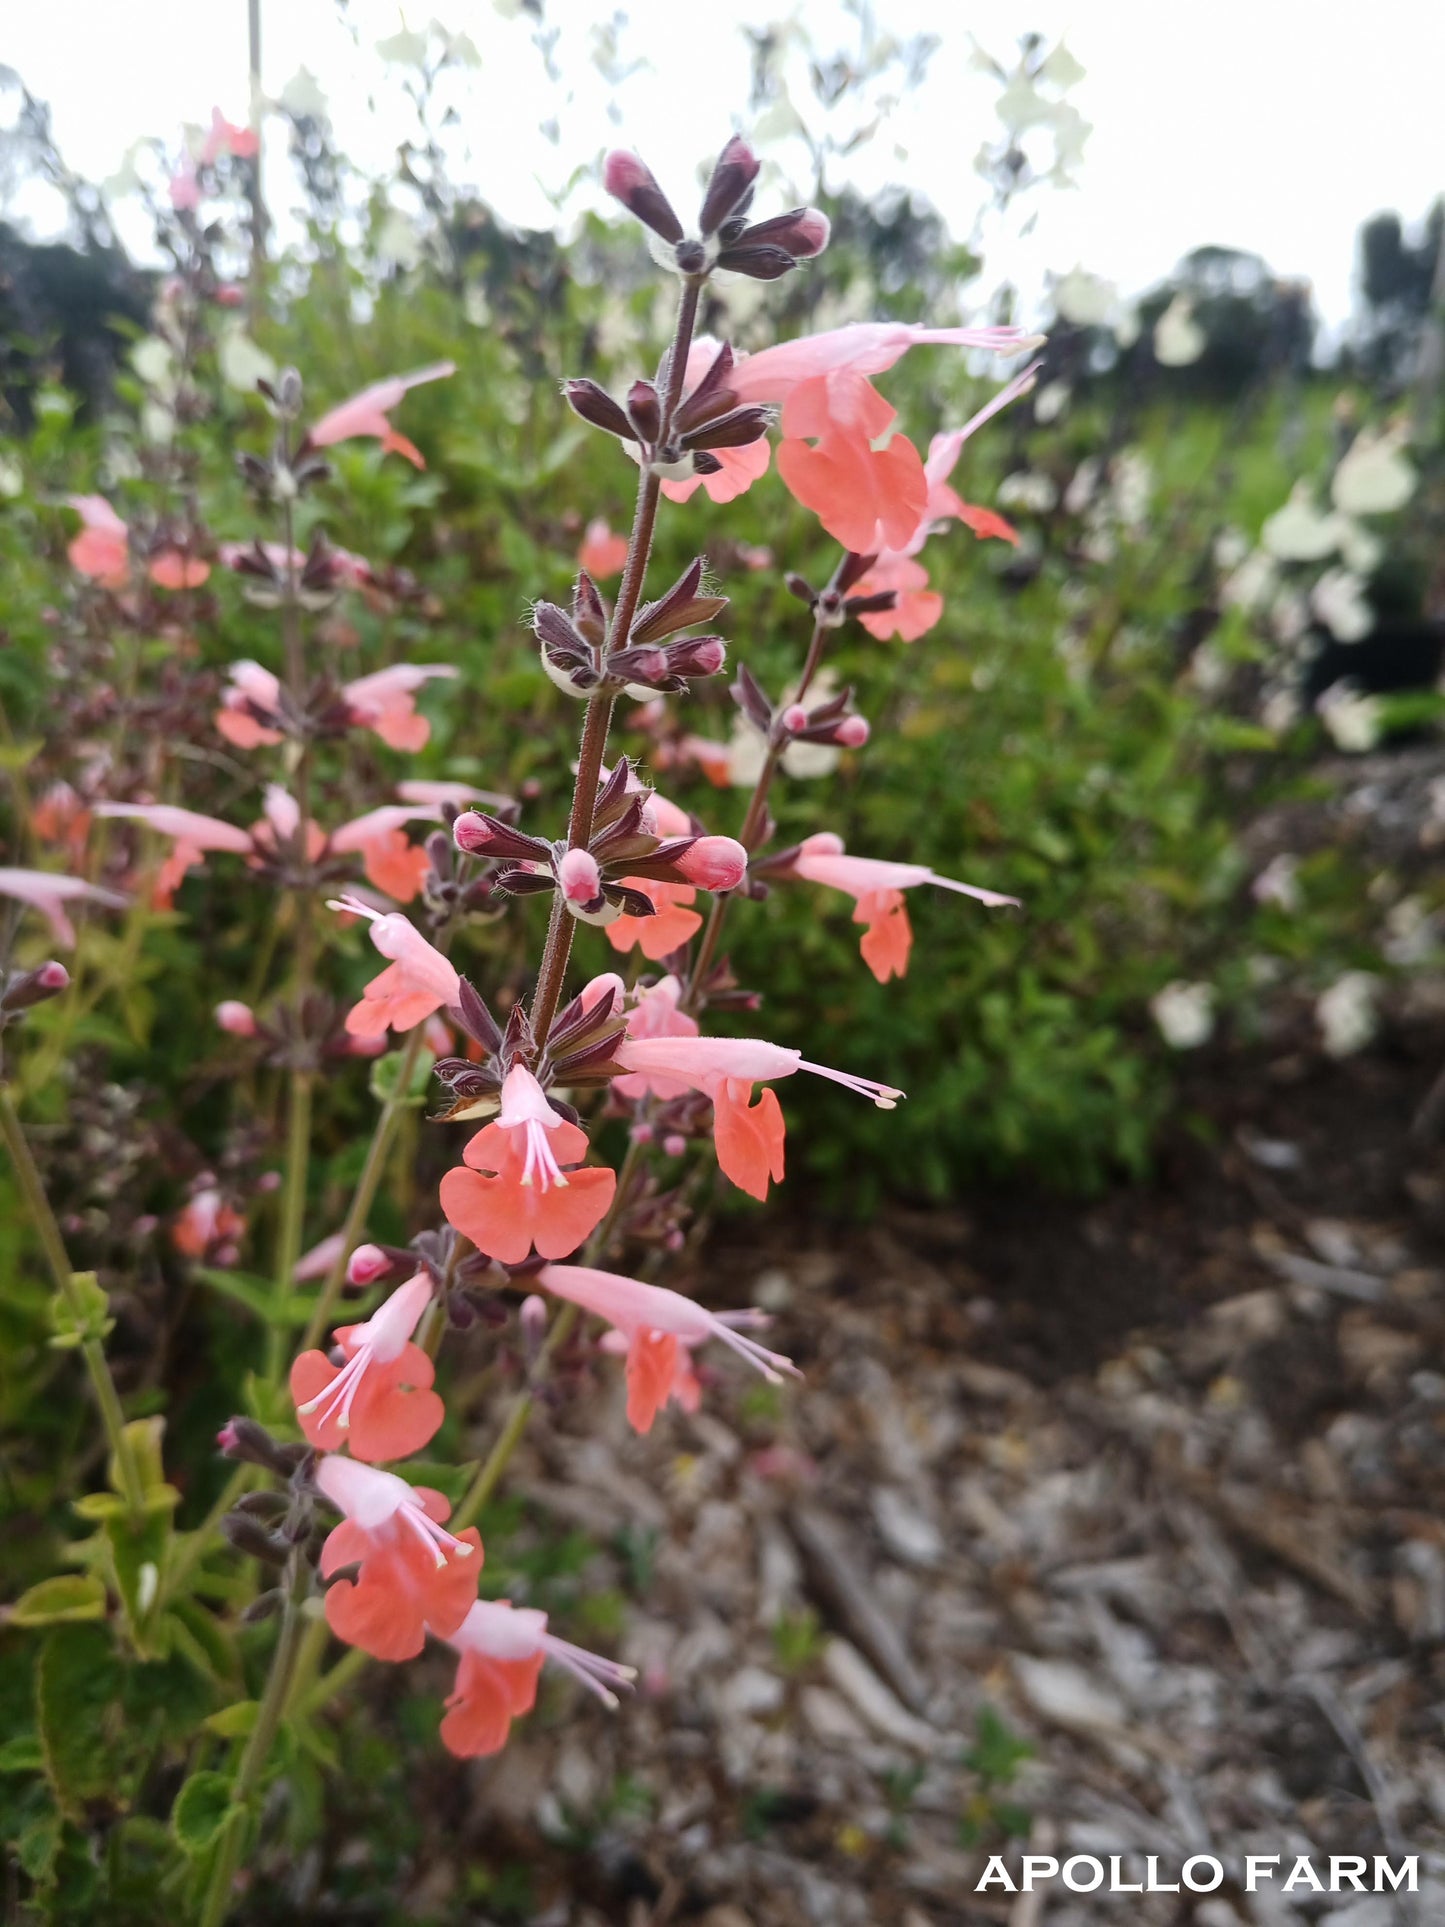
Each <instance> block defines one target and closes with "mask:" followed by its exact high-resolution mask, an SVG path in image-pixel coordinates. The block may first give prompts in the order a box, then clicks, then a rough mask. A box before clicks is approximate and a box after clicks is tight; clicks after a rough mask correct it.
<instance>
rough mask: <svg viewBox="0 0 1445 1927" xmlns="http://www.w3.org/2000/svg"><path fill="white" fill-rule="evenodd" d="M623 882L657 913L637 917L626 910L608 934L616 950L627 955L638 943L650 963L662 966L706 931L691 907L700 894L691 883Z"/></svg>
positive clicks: (651, 880) (636, 879) (608, 928)
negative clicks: (689, 941) (690, 939)
mask: <svg viewBox="0 0 1445 1927" xmlns="http://www.w3.org/2000/svg"><path fill="white" fill-rule="evenodd" d="M622 881H623V882H624V883H625V884H626V885H627V886H628V888H629V889H632V890H640V891H641V892H642V894H643V895H644V896H645V897H647V898H648V899H649V900H650V902H651V903H652V906H653V911H654V914H653V915H652V916H650V917H634V916H631V915H629V914H628V913H627V912H626V911H624V912H623V914H622V915H621V916H620V917H615V918H614V919H613V920H612V922H611V923H609V924H608V925H607V927H606V931H605V933H604V934H605V935H606V938H607V941H608V942H609V943H610V944H611V945H612V948H613V949H614V950H617V951H624V952H625V951H628V950H631V949H632V947H633V945H634V944H636V945H637V946H638V948H639V949H640V950H641V951H642V954H643V956H644V957H646V958H647V959H648V961H649V962H650V963H659V962H660V961H661V960H662V958H664V957H667V956H670V955H671V954H672V952H673V951H674V950H678V949H680V948H681V947H682V945H683V944H685V943H686V942H687V941H688V940H689V938H691V937H695V936H696V935H697V933H698V931H699V930H701V929H702V918H701V917H700V916H699V915H698V913H697V911H696V910H693V909H690V908H689V907H688V906H689V905H690V904H693V903H695V902H696V901H697V891H696V890H694V889H693V887H692V885H691V884H690V883H661V882H659V881H657V880H656V879H655V878H652V877H648V878H647V879H645V880H644V879H643V878H641V877H624V878H623V879H622Z"/></svg>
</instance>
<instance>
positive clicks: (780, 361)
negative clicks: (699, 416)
mask: <svg viewBox="0 0 1445 1927" xmlns="http://www.w3.org/2000/svg"><path fill="white" fill-rule="evenodd" d="M1041 339H1042V337H1041V336H1039V335H1030V334H1026V333H1025V332H1024V330H1023V329H1022V328H924V327H920V326H917V325H915V324H914V323H912V322H907V321H854V322H851V323H850V324H849V325H848V326H847V327H846V328H831V329H829V330H828V331H827V332H826V333H824V334H817V335H800V336H799V337H798V338H797V339H796V340H794V341H779V342H776V343H775V344H774V345H773V346H772V347H771V348H763V349H760V350H759V352H758V353H757V354H755V355H747V356H740V357H739V358H738V361H737V363H736V365H735V367H734V368H733V370H732V372H731V374H730V375H729V376H728V387H729V388H731V389H732V391H733V393H734V394H735V395H736V396H737V397H738V398H739V400H741V401H756V402H777V401H785V400H786V399H787V397H788V396H789V395H790V394H791V393H792V391H793V389H794V388H796V387H797V386H798V384H799V383H800V382H805V381H810V380H812V379H813V378H814V377H815V376H818V375H830V374H835V373H839V372H846V373H848V374H853V375H881V374H882V373H883V372H884V370H885V369H888V368H891V367H892V366H893V364H894V363H895V362H896V361H899V360H901V359H902V357H903V356H904V355H905V354H907V352H908V350H909V349H910V348H921V347H926V346H930V345H936V346H942V347H949V348H982V349H985V350H987V351H988V352H990V353H992V354H996V355H1018V354H1023V353H1024V352H1026V351H1027V350H1028V349H1030V348H1036V347H1037V346H1038V345H1039V343H1040V341H1041Z"/></svg>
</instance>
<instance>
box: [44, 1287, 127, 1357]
mask: <svg viewBox="0 0 1445 1927" xmlns="http://www.w3.org/2000/svg"><path fill="white" fill-rule="evenodd" d="M50 1323H51V1327H52V1329H53V1330H54V1333H55V1336H54V1337H53V1338H52V1339H51V1341H50V1342H51V1344H52V1345H53V1346H54V1347H55V1348H56V1349H57V1350H58V1351H70V1350H72V1349H73V1348H74V1347H75V1346H77V1345H83V1344H85V1343H86V1342H87V1340H89V1339H92V1338H93V1339H96V1340H97V1341H99V1340H101V1339H104V1338H106V1337H107V1336H108V1335H109V1333H110V1332H111V1331H112V1330H113V1329H114V1326H115V1320H114V1319H113V1318H112V1317H111V1316H110V1300H109V1299H108V1298H107V1297H106V1295H105V1293H104V1292H103V1291H102V1290H101V1288H100V1285H99V1284H98V1283H97V1281H96V1276H95V1273H94V1272H93V1271H77V1272H75V1273H74V1274H73V1275H72V1277H71V1289H70V1290H69V1291H68V1292H64V1291H58V1292H57V1293H56V1294H55V1296H54V1298H52V1299H51V1301H50Z"/></svg>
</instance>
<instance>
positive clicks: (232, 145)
mask: <svg viewBox="0 0 1445 1927" xmlns="http://www.w3.org/2000/svg"><path fill="white" fill-rule="evenodd" d="M260 147H261V142H260V139H259V138H258V136H257V135H256V134H255V132H254V131H253V130H252V129H251V128H249V127H238V126H237V125H236V123H235V122H234V121H231V120H227V119H226V116H225V115H224V114H223V113H222V112H221V110H220V108H219V107H213V108H212V109H211V124H210V127H209V128H208V129H207V130H206V138H205V140H204V141H203V142H202V144H201V152H200V156H199V158H200V163H201V166H202V167H214V166H215V164H216V162H217V161H218V160H219V159H220V158H221V156H222V155H223V154H231V155H234V156H235V158H236V159H237V160H238V161H250V160H254V159H255V158H256V155H257V154H258V153H259V151H260Z"/></svg>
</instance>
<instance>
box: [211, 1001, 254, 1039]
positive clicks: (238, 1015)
mask: <svg viewBox="0 0 1445 1927" xmlns="http://www.w3.org/2000/svg"><path fill="white" fill-rule="evenodd" d="M216 1022H217V1024H219V1025H220V1027H221V1029H222V1030H223V1031H225V1032H226V1034H227V1036H229V1037H254V1036H255V1035H256V1031H257V1024H256V1013H255V1012H254V1011H253V1010H252V1009H251V1006H250V1005H249V1004H242V1003H238V1002H237V1000H236V999H235V998H234V997H228V998H227V999H226V1001H225V1002H224V1003H221V1004H217V1005H216Z"/></svg>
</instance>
